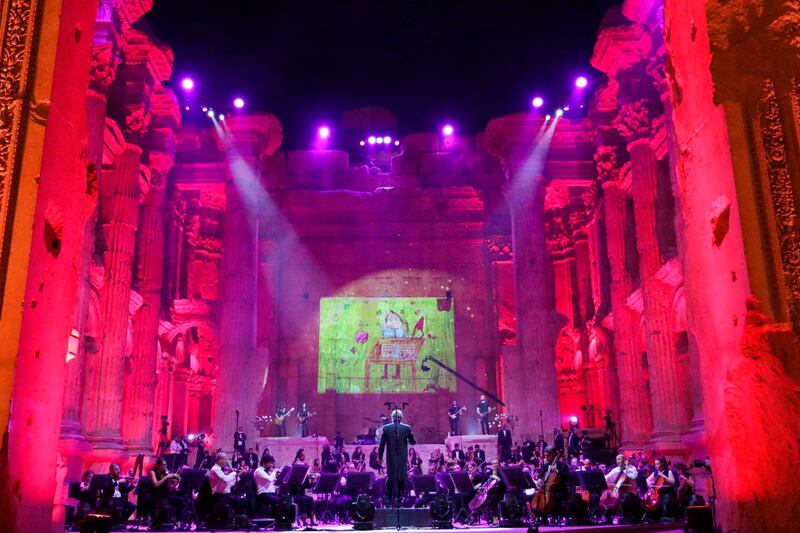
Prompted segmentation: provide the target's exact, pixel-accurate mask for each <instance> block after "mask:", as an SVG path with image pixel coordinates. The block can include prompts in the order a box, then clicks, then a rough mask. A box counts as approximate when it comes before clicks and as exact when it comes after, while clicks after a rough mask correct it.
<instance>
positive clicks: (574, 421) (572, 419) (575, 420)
mask: <svg viewBox="0 0 800 533" xmlns="http://www.w3.org/2000/svg"><path fill="white" fill-rule="evenodd" d="M569 425H570V426H573V427H575V426H577V425H578V417H577V416H575V415H572V416H571V417H569Z"/></svg>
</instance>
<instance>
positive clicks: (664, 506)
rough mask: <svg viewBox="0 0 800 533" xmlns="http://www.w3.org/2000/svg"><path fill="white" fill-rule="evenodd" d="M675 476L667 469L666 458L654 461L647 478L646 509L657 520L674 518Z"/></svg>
mask: <svg viewBox="0 0 800 533" xmlns="http://www.w3.org/2000/svg"><path fill="white" fill-rule="evenodd" d="M675 484H676V483H675V476H674V475H673V474H672V470H670V469H669V464H668V463H667V460H666V458H664V457H659V458H658V459H656V460H655V468H654V469H653V472H652V473H651V474H650V475H649V476H648V477H647V486H648V487H649V490H648V493H647V496H646V499H647V500H648V509H649V511H650V512H651V513H653V514H654V515H655V517H657V518H662V519H666V518H674V517H675V506H676V502H675Z"/></svg>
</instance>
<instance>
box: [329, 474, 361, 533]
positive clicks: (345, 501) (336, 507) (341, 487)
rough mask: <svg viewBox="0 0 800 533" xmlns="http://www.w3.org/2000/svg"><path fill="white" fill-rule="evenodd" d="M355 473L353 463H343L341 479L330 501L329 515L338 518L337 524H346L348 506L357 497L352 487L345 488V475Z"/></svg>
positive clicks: (348, 513) (348, 515) (348, 514)
mask: <svg viewBox="0 0 800 533" xmlns="http://www.w3.org/2000/svg"><path fill="white" fill-rule="evenodd" d="M349 472H355V465H354V464H353V463H345V464H344V465H343V466H342V477H341V478H339V483H338V484H337V485H336V492H335V493H334V495H333V497H332V498H331V500H330V510H331V513H332V514H333V515H334V516H336V517H338V519H339V522H340V523H342V522H346V521H347V520H348V519H349V517H350V504H352V503H353V502H354V501H355V499H356V498H357V497H358V492H357V491H356V490H355V489H353V488H352V487H350V488H348V487H347V474H348V473H349Z"/></svg>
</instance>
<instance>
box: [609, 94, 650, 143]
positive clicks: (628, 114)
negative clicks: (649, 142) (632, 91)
mask: <svg viewBox="0 0 800 533" xmlns="http://www.w3.org/2000/svg"><path fill="white" fill-rule="evenodd" d="M652 124H653V113H652V110H651V105H650V103H649V102H648V101H647V100H646V99H644V98H642V99H639V100H634V101H633V102H629V103H626V104H623V105H622V107H621V108H620V110H619V115H617V117H616V118H615V119H614V121H613V122H612V125H613V126H614V128H616V129H617V131H619V133H620V135H622V136H623V137H625V140H626V141H628V142H629V143H631V142H633V141H637V140H639V139H647V138H649V137H650V131H651V128H652Z"/></svg>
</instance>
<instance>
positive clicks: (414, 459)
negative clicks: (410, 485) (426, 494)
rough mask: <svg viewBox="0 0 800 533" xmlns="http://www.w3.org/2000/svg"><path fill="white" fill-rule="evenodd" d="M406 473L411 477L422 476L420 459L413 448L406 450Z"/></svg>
mask: <svg viewBox="0 0 800 533" xmlns="http://www.w3.org/2000/svg"><path fill="white" fill-rule="evenodd" d="M408 467H409V468H408V473H409V474H411V475H412V476H416V475H419V474H422V457H420V456H419V454H418V453H417V450H415V449H414V448H409V449H408Z"/></svg>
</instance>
